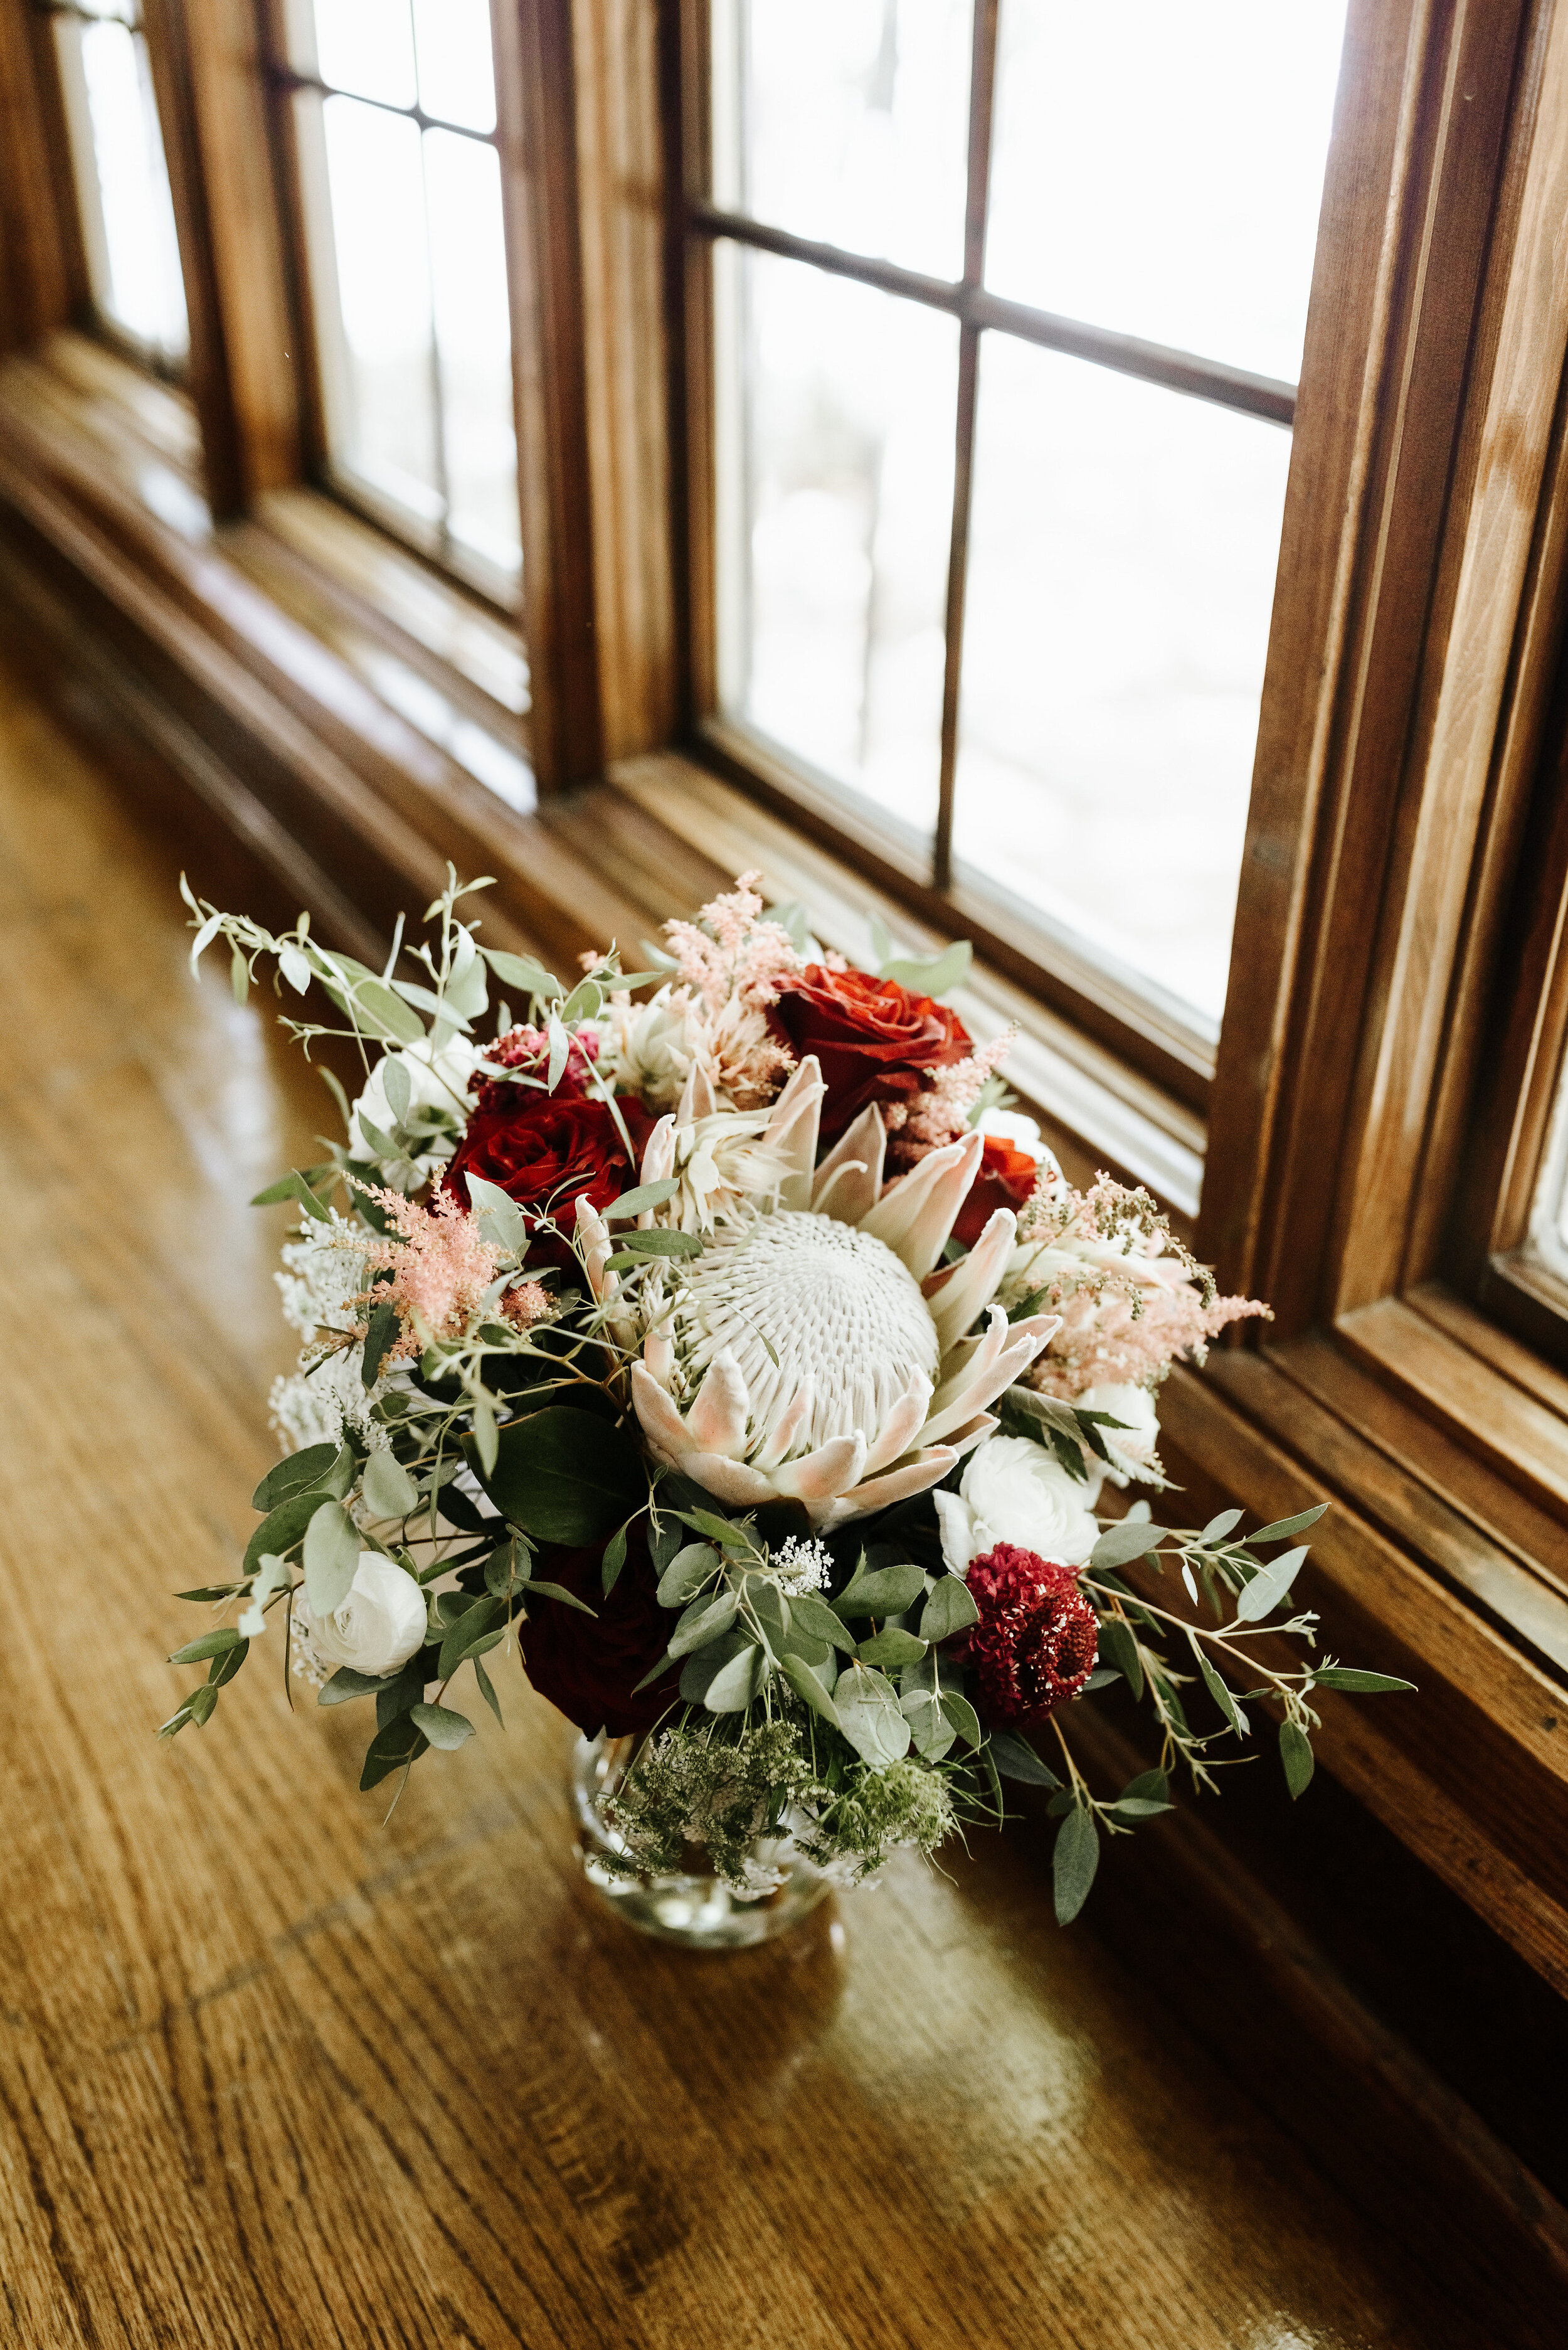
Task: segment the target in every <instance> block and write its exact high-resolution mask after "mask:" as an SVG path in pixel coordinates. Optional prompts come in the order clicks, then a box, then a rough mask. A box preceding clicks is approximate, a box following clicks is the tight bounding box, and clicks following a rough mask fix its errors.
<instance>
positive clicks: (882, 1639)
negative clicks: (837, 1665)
mask: <svg viewBox="0 0 1568 2350" xmlns="http://www.w3.org/2000/svg"><path fill="white" fill-rule="evenodd" d="M928 1646H929V1643H928V1642H927V1641H925V1640H919V1639H917V1638H916V1637H915V1635H914V1634H913V1633H912V1632H905V1631H902V1630H900V1629H899V1628H898V1626H897V1625H888V1626H887V1627H885V1628H884V1629H883V1630H882V1631H880V1632H878V1633H877V1636H876V1638H874V1639H870V1640H862V1641H861V1643H860V1645H859V1647H858V1648H857V1650H856V1654H857V1657H858V1658H859V1659H860V1662H861V1663H862V1664H863V1665H879V1666H880V1667H881V1668H882V1669H883V1670H884V1671H885V1672H893V1673H896V1672H898V1670H899V1669H901V1667H903V1666H905V1665H914V1664H918V1663H919V1660H920V1659H921V1658H922V1657H923V1656H924V1655H925V1653H926V1649H927V1648H928Z"/></svg>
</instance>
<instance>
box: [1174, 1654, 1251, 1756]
mask: <svg viewBox="0 0 1568 2350" xmlns="http://www.w3.org/2000/svg"><path fill="white" fill-rule="evenodd" d="M1187 1640H1188V1646H1189V1648H1191V1650H1192V1653H1193V1655H1194V1656H1195V1657H1196V1658H1197V1659H1198V1669H1199V1672H1200V1673H1201V1674H1202V1676H1203V1686H1204V1688H1205V1689H1206V1690H1208V1692H1209V1694H1210V1697H1211V1698H1212V1699H1213V1700H1214V1702H1215V1704H1216V1705H1217V1706H1218V1707H1219V1709H1220V1712H1221V1713H1222V1714H1223V1715H1224V1717H1225V1720H1226V1721H1227V1723H1228V1724H1229V1726H1230V1727H1231V1729H1232V1730H1233V1731H1235V1733H1236V1735H1237V1737H1238V1738H1245V1737H1246V1735H1247V1731H1248V1723H1247V1717H1246V1715H1245V1714H1244V1713H1243V1712H1242V1711H1241V1707H1240V1706H1239V1705H1238V1704H1237V1702H1236V1700H1235V1699H1234V1698H1233V1697H1232V1696H1231V1692H1230V1690H1228V1689H1227V1688H1226V1686H1225V1683H1224V1681H1223V1680H1222V1679H1220V1675H1219V1673H1217V1672H1216V1670H1215V1669H1214V1667H1213V1666H1212V1665H1211V1664H1210V1661H1209V1659H1208V1658H1207V1656H1205V1654H1204V1652H1203V1648H1202V1645H1201V1643H1200V1642H1199V1638H1198V1635H1197V1634H1196V1632H1190V1631H1189V1633H1188V1635H1187Z"/></svg>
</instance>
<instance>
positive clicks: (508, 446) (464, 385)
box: [424, 130, 522, 572]
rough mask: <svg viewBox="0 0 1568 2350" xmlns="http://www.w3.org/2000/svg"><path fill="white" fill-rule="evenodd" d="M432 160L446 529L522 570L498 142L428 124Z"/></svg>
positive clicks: (429, 190) (428, 162) (429, 178)
mask: <svg viewBox="0 0 1568 2350" xmlns="http://www.w3.org/2000/svg"><path fill="white" fill-rule="evenodd" d="M424 161H425V194H426V202H427V207H428V214H429V220H430V240H431V287H432V290H433V292H434V296H435V331H436V349H437V352H438V354H439V357H440V363H441V418H442V432H443V438H444V442H445V450H446V481H447V498H448V502H449V503H448V510H447V528H448V529H449V531H450V532H451V533H452V536H453V538H456V539H460V540H462V542H463V543H464V545H466V546H470V547H472V550H473V551H474V553H475V554H476V555H480V556H483V557H484V558H485V559H486V561H488V562H490V563H493V564H494V565H495V567H497V569H498V570H502V571H511V572H515V571H516V570H517V569H518V567H519V566H520V564H521V561H522V549H521V546H520V544H519V536H518V527H517V444H516V441H515V440H514V434H513V421H512V419H513V408H512V337H511V331H510V328H509V326H508V323H507V312H506V255H505V252H504V246H503V240H502V228H501V166H500V163H499V161H497V158H496V153H495V150H494V148H493V147H487V146H485V145H483V142H482V141H480V140H477V139H460V138H458V137H456V136H455V135H454V134H453V133H452V131H450V130H427V131H426V133H425V137H424Z"/></svg>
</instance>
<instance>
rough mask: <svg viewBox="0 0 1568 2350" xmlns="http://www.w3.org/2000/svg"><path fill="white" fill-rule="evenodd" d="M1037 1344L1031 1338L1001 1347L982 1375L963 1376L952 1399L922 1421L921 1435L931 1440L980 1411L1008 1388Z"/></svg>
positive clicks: (1035, 1340) (1024, 1369)
mask: <svg viewBox="0 0 1568 2350" xmlns="http://www.w3.org/2000/svg"><path fill="white" fill-rule="evenodd" d="M1041 1344H1042V1342H1041V1340H1039V1339H1038V1338H1033V1337H1031V1338H1025V1339H1023V1340H1022V1341H1021V1342H1019V1343H1016V1344H1014V1345H1012V1346H1010V1347H1003V1348H1002V1352H1001V1354H1000V1355H998V1356H997V1357H995V1359H994V1360H993V1361H992V1363H991V1364H990V1365H989V1366H988V1367H987V1368H986V1370H985V1371H984V1372H983V1373H982V1374H980V1375H979V1376H976V1375H975V1374H973V1373H972V1372H971V1375H970V1377H969V1378H967V1379H964V1380H963V1381H961V1385H960V1388H959V1392H958V1393H957V1394H956V1395H955V1396H954V1397H953V1399H952V1401H951V1402H950V1403H949V1404H948V1405H946V1406H945V1408H944V1409H942V1410H940V1411H939V1412H933V1414H932V1415H931V1417H930V1419H929V1420H928V1421H927V1422H926V1425H925V1430H924V1434H925V1436H926V1438H927V1440H928V1441H931V1440H935V1439H936V1438H937V1437H940V1436H946V1435H948V1434H949V1433H950V1430H953V1429H955V1428H961V1427H962V1426H963V1424H964V1422H965V1420H967V1419H973V1417H974V1415H975V1413H976V1412H980V1411H983V1410H984V1409H985V1407H986V1405H987V1404H988V1403H992V1402H994V1400H995V1399H996V1398H997V1397H998V1396H999V1395H1000V1394H1001V1393H1002V1389H1003V1388H1010V1387H1011V1386H1012V1382H1013V1380H1014V1379H1015V1378H1018V1377H1019V1375H1020V1373H1021V1372H1023V1371H1026V1370H1027V1369H1028V1367H1029V1366H1030V1364H1031V1363H1032V1362H1033V1360H1034V1357H1035V1356H1036V1355H1037V1354H1038V1353H1039V1351H1040V1347H1041Z"/></svg>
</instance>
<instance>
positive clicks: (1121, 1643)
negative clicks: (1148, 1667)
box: [1100, 1616, 1143, 1698]
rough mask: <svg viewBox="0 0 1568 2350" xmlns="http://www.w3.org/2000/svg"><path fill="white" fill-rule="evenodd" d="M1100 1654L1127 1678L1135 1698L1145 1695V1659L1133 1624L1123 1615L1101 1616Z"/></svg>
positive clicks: (1128, 1685)
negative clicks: (1140, 1655) (1139, 1647)
mask: <svg viewBox="0 0 1568 2350" xmlns="http://www.w3.org/2000/svg"><path fill="white" fill-rule="evenodd" d="M1100 1654H1101V1656H1102V1657H1104V1658H1105V1659H1106V1661H1107V1662H1108V1663H1109V1664H1112V1665H1114V1666H1115V1668H1116V1671H1117V1672H1118V1673H1120V1674H1121V1675H1122V1676H1123V1678H1124V1679H1125V1680H1126V1682H1127V1687H1128V1688H1129V1689H1130V1690H1131V1691H1132V1693H1133V1695H1134V1697H1135V1698H1141V1697H1142V1695H1143V1660H1142V1659H1141V1658H1140V1657H1139V1655H1138V1652H1137V1635H1136V1634H1135V1633H1134V1631H1133V1628H1132V1626H1131V1625H1130V1624H1129V1623H1128V1622H1127V1619H1126V1618H1125V1617H1121V1616H1102V1617H1101V1618H1100Z"/></svg>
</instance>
